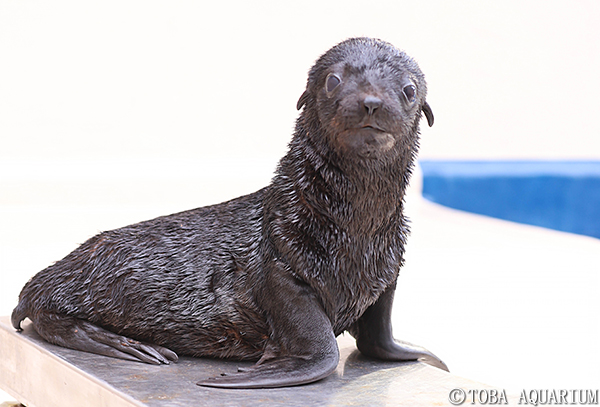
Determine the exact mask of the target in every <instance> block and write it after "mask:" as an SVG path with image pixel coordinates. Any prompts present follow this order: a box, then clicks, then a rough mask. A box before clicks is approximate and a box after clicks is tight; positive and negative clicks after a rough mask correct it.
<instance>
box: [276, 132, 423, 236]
mask: <svg viewBox="0 0 600 407" xmlns="http://www.w3.org/2000/svg"><path fill="white" fill-rule="evenodd" d="M317 143H318V142H315V137H310V136H309V134H308V131H307V130H306V129H305V128H304V127H302V126H301V125H300V124H299V125H298V126H297V128H296V133H295V136H294V138H293V139H292V141H291V143H290V149H289V152H288V153H287V154H286V156H284V157H283V158H282V160H281V162H280V165H279V169H278V175H279V176H280V177H283V178H284V179H285V180H286V182H287V183H289V184H290V185H289V186H290V187H291V188H293V190H294V191H295V193H296V194H298V196H300V198H301V199H300V202H302V204H303V205H306V206H307V207H308V209H309V210H310V211H311V212H312V213H314V214H316V215H317V216H321V217H326V218H328V220H330V221H332V222H333V223H335V224H336V225H337V226H338V227H341V228H342V229H344V230H346V231H347V232H350V233H352V234H364V235H366V236H370V235H372V234H373V233H375V232H376V231H377V230H379V229H380V228H381V227H383V226H385V225H389V224H390V222H394V220H396V219H397V220H399V218H400V217H402V209H403V199H404V193H405V190H406V186H407V184H408V180H409V178H410V174H411V168H412V154H411V153H410V151H409V152H408V154H399V155H398V157H399V158H398V159H394V160H387V161H384V160H376V159H365V160H363V161H360V160H356V159H353V160H345V159H344V157H340V156H337V155H336V154H335V153H334V152H332V151H331V150H330V149H328V148H327V147H326V146H325V145H324V144H325V143H323V145H318V144H317ZM402 157H408V159H402Z"/></svg>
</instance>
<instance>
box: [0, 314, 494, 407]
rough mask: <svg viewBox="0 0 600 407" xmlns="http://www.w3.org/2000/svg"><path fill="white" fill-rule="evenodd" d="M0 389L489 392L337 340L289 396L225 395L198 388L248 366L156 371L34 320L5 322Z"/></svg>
mask: <svg viewBox="0 0 600 407" xmlns="http://www.w3.org/2000/svg"><path fill="white" fill-rule="evenodd" d="M0 344H1V345H0V387H1V388H2V389H4V390H5V391H7V392H8V393H9V394H11V395H12V396H13V397H15V398H16V399H17V400H19V401H21V402H22V403H24V404H26V405H27V406H29V407H35V406H39V407H41V406H49V407H52V406H61V407H65V406H78V407H81V406H111V407H120V406H205V405H210V406H275V405H286V406H373V405H377V406H385V405H389V406H400V405H410V406H418V405H427V406H431V405H441V406H444V405H450V403H449V402H448V394H449V392H450V390H452V389H454V388H456V387H461V388H465V389H468V388H471V389H473V388H476V389H483V388H490V387H488V386H485V385H482V384H480V383H476V382H472V381H469V380H465V379H461V378H458V377H455V376H453V375H451V374H449V373H447V372H444V371H441V370H439V369H436V368H433V367H431V366H429V365H425V364H423V363H419V362H412V363H390V362H381V361H375V360H372V359H367V358H366V357H363V356H362V355H361V354H360V353H359V352H358V351H357V350H356V347H355V345H354V340H353V339H352V338H351V337H350V336H342V337H340V338H338V344H339V346H340V353H341V358H340V363H339V365H338V368H337V370H336V372H334V373H333V374H332V375H331V376H329V377H327V378H326V379H324V380H321V381H319V382H317V383H313V384H308V385H303V386H297V387H289V388H282V389H260V390H223V389H211V388H204V387H199V386H197V385H196V382H197V381H198V380H200V379H203V378H206V377H208V376H214V375H218V374H219V373H220V372H234V371H236V370H237V367H238V366H244V365H249V363H240V362H228V361H222V360H214V359H199V358H189V357H182V358H181V359H180V361H179V362H178V363H174V364H171V365H163V366H151V365H146V364H143V363H136V362H129V361H124V360H119V359H113V358H108V357H104V356H99V355H94V354H90V353H84V352H79V351H75V350H71V349H65V348H62V347H58V346H54V345H51V344H48V343H47V342H45V341H44V340H42V339H41V338H40V337H39V336H38V335H37V333H36V332H35V330H34V329H33V326H32V324H31V323H30V322H29V320H27V322H25V323H24V330H23V332H20V333H19V332H16V331H15V330H14V329H13V328H12V326H11V325H10V321H9V318H8V317H1V318H0Z"/></svg>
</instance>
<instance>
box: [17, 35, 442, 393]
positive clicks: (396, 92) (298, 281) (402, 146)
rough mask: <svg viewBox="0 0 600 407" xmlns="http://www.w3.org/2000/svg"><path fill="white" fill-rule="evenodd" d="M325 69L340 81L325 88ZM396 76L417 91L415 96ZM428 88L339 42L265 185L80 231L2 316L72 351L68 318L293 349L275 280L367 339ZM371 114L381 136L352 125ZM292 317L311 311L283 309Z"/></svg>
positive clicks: (215, 346) (336, 329)
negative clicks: (94, 231) (66, 336)
mask: <svg viewBox="0 0 600 407" xmlns="http://www.w3.org/2000/svg"><path fill="white" fill-rule="evenodd" d="M334 71H335V72H338V73H339V74H340V76H341V77H342V78H343V81H342V84H341V85H340V86H339V87H338V89H337V90H335V91H334V92H328V91H327V90H326V89H325V87H324V86H325V80H326V77H327V74H328V73H330V72H334ZM406 83H413V84H414V85H415V87H416V89H417V95H416V100H415V102H414V103H412V104H411V103H407V101H406V99H405V96H404V95H403V94H402V89H403V86H405V85H406ZM336 92H337V93H336ZM366 94H375V95H376V96H377V97H378V98H380V99H381V100H382V105H381V107H379V108H378V110H377V111H376V112H375V113H376V114H373V115H368V114H367V113H365V107H364V106H363V105H362V104H361V100H362V99H361V98H363V97H364V95H366ZM425 95H426V85H425V81H424V78H423V75H422V74H421V72H420V70H419V68H418V67H417V65H416V63H415V62H414V61H413V60H412V59H410V58H409V57H408V56H406V55H405V54H404V53H402V52H400V51H398V50H397V49H396V48H394V47H393V46H391V45H389V44H387V43H384V42H381V41H377V40H372V39H366V38H361V39H351V40H348V41H346V42H344V43H341V44H339V45H338V46H336V47H334V48H333V49H332V50H330V51H328V52H327V53H326V54H325V55H323V56H322V57H321V58H320V59H319V60H318V61H317V62H316V64H315V66H314V67H313V68H312V69H311V71H310V73H309V78H308V85H307V89H306V92H305V93H304V94H303V95H302V97H301V98H300V100H299V102H298V108H299V109H300V108H302V107H304V110H303V111H302V112H301V114H300V116H299V118H298V120H297V123H296V130H295V132H294V136H293V139H292V140H291V142H290V145H289V151H288V153H287V154H286V155H285V156H284V157H283V158H282V159H281V162H280V164H279V167H278V169H277V172H276V175H275V176H274V178H273V180H272V182H271V184H270V185H269V186H267V187H266V188H264V189H261V190H259V191H258V192H256V193H253V194H250V195H246V196H242V197H240V198H237V199H234V200H232V201H229V202H225V203H221V204H218V205H213V206H209V207H203V208H199V209H194V210H191V211H187V212H182V213H178V214H174V215H170V216H165V217H160V218H157V219H154V220H150V221H146V222H142V223H138V224H135V225H131V226H127V227H124V228H121V229H117V230H113V231H109V232H104V233H101V234H99V235H97V236H95V237H93V238H91V239H89V240H88V241H87V242H85V243H84V244H82V245H81V246H80V247H79V248H77V249H76V250H75V251H74V252H72V253H71V254H69V255H68V256H67V257H65V258H64V259H62V260H60V261H58V262H57V263H55V264H53V265H51V266H50V267H48V268H47V269H45V270H43V271H41V272H40V273H38V274H37V275H36V276H34V277H33V278H32V279H31V281H29V282H28V283H27V285H26V286H25V287H24V288H23V291H22V292H21V295H20V302H19V305H18V306H17V307H16V309H15V310H14V312H13V317H12V320H13V325H14V326H15V327H16V328H19V326H20V322H21V321H22V320H23V319H24V318H25V317H29V318H30V319H31V320H32V321H33V323H34V326H35V327H36V329H37V330H38V332H39V333H40V335H41V336H42V337H44V338H45V339H46V340H48V341H49V342H53V343H57V344H60V345H63V346H69V343H65V342H67V341H65V340H62V339H61V336H62V334H63V330H66V329H69V325H68V324H66V323H63V324H62V325H61V326H59V324H58V323H57V324H55V323H54V321H55V320H56V316H57V315H58V316H64V315H67V316H72V317H75V319H73V320H72V321H80V320H85V321H89V322H91V323H93V324H94V325H96V326H99V327H103V328H105V329H107V330H110V331H112V332H116V333H119V334H122V335H124V336H127V337H130V338H135V339H137V340H141V341H145V342H149V343H154V344H158V345H162V346H165V347H168V348H170V349H172V350H174V351H175V352H177V353H180V354H185V355H193V356H214V357H222V358H236V359H251V360H257V359H259V358H261V357H262V360H269V359H273V358H275V357H278V356H282V355H283V356H285V355H288V354H292V355H296V354H297V353H302V352H305V351H304V350H302V351H297V350H296V349H297V348H299V345H296V342H294V340H295V339H294V338H297V337H299V336H300V337H301V336H302V335H304V334H305V333H303V332H296V331H294V329H296V328H295V326H296V325H294V324H295V321H294V318H296V316H293V315H292V316H291V317H290V319H289V320H288V318H287V317H283V316H281V314H278V313H277V312H275V310H278V309H280V308H281V307H282V305H281V304H282V303H284V304H285V305H286V306H289V307H291V309H292V310H293V309H295V308H294V307H296V305H294V304H295V303H294V302H293V300H292V299H286V298H279V297H278V295H277V290H276V289H274V288H273V287H277V284H285V287H292V288H293V290H295V291H294V292H298V293H300V294H299V295H300V296H302V298H304V297H306V298H308V300H310V301H312V299H314V303H316V304H318V305H317V308H316V309H317V310H319V309H322V311H323V312H324V314H325V315H326V318H327V319H328V320H329V321H330V323H331V328H328V329H330V330H331V329H332V330H333V334H334V335H336V336H337V335H339V334H340V333H342V332H343V331H345V330H349V331H350V332H351V333H352V334H353V335H354V336H355V337H357V338H358V337H360V336H361V335H362V337H363V338H366V337H367V334H366V333H365V332H363V333H361V329H363V330H366V328H361V326H363V325H361V324H360V323H358V322H357V321H358V319H359V317H361V315H363V313H365V311H366V310H367V309H368V308H369V307H371V306H372V305H373V304H374V303H375V302H376V301H377V300H378V299H379V298H380V296H381V295H382V293H384V291H386V289H387V290H388V292H390V293H391V294H390V295H391V297H390V298H393V290H394V287H395V284H396V279H397V277H398V272H399V269H400V267H401V265H402V263H403V258H402V257H403V253H404V245H405V241H406V237H407V235H408V226H407V221H406V219H405V217H404V215H403V212H402V211H403V197H404V193H405V190H406V187H407V185H408V180H409V177H410V173H411V168H412V163H413V160H414V158H415V154H416V151H417V148H418V133H419V130H418V129H419V120H420V118H421V114H422V111H424V112H425V113H426V114H427V118H428V120H430V121H431V122H432V120H433V116H432V115H431V110H430V109H429V106H428V105H427V104H426V102H425ZM369 121H370V122H369ZM369 123H370V124H371V125H373V126H375V127H376V128H379V129H384V130H385V132H386V134H391V136H382V137H380V135H381V134H383V132H376V131H375V130H373V129H372V128H369V127H365V128H363V127H362V126H364V125H366V124H369ZM349 129H350V130H349ZM390 137H392V138H393V143H392V141H390ZM386 143H387V144H386ZM390 143H392V144H393V145H392V146H391V147H390V146H389V144H390ZM383 144H386V147H381V145H383ZM288 280H289V281H288ZM292 288H290V289H292ZM386 301H387V300H386ZM391 301H392V300H391V299H390V300H389V301H388V302H390V304H391ZM388 308H389V307H388ZM296 312H297V318H300V319H302V318H306V319H310V318H312V317H311V316H303V309H297V311H294V312H288V314H290V313H291V314H293V313H296ZM318 312H320V311H318ZM385 312H387V311H385ZM385 312H384V313H385ZM288 314H286V315H288ZM365 318H366V317H365ZM363 319H364V318H363ZM315 324H316V325H315V326H321V325H323V324H322V323H320V322H318V323H317V322H315ZM365 326H366V325H365ZM73 329H76V327H75V328H73ZM390 332H391V331H390ZM309 335H310V334H309ZM309 339H310V338H309ZM316 340H317V339H315V341H316ZM365 343H366V342H365ZM359 347H360V346H359ZM364 348H365V349H367V348H368V346H367V345H365V346H364ZM294 352H295V353H294ZM328 352H329V351H328ZM329 353H331V354H333V353H335V352H333V351H331V352H329ZM334 356H335V355H334ZM336 363H337V362H336ZM328 369H329V370H331V369H330V368H328ZM322 376H323V375H321V377H322ZM299 382H301V381H297V382H295V383H299Z"/></svg>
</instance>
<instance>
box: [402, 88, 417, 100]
mask: <svg viewBox="0 0 600 407" xmlns="http://www.w3.org/2000/svg"><path fill="white" fill-rule="evenodd" d="M402 92H403V93H404V97H405V98H406V100H407V101H408V103H413V102H414V101H415V98H416V96H417V88H415V86H414V85H406V86H405V87H404V89H402Z"/></svg>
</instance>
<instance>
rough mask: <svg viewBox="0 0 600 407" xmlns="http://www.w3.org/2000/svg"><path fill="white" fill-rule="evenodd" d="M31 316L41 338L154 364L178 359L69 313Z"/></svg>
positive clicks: (163, 349)
mask: <svg viewBox="0 0 600 407" xmlns="http://www.w3.org/2000/svg"><path fill="white" fill-rule="evenodd" d="M32 319H33V326H34V328H35V330H36V331H37V332H38V333H39V334H40V336H41V337H43V338H44V339H46V340H47V341H48V342H50V343H53V344H56V345H60V346H64V347H66V348H71V349H76V350H81V351H84V352H91V353H96V354H99V355H104V356H111V357H114V358H119V359H126V360H132V361H137V362H145V363H150V364H153V365H160V364H169V363H170V361H177V359H178V357H177V354H176V353H175V352H173V351H171V350H169V349H167V348H164V347H162V346H158V345H154V344H148V343H143V342H140V341H136V340H134V339H131V338H127V337H126V336H122V335H118V334H115V333H113V332H110V331H107V330H106V329H104V328H101V327H99V326H96V325H94V324H92V323H91V322H89V321H86V320H83V319H78V318H75V317H72V316H69V315H65V314H59V313H53V312H48V311H45V312H44V311H42V312H38V313H37V314H36V316H35V317H34V318H32Z"/></svg>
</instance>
